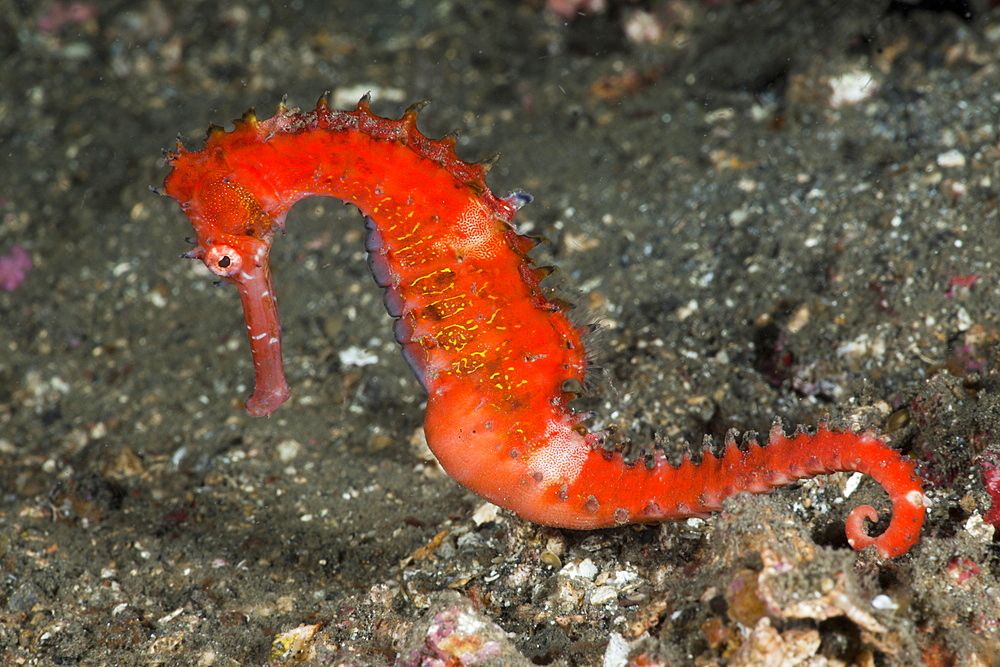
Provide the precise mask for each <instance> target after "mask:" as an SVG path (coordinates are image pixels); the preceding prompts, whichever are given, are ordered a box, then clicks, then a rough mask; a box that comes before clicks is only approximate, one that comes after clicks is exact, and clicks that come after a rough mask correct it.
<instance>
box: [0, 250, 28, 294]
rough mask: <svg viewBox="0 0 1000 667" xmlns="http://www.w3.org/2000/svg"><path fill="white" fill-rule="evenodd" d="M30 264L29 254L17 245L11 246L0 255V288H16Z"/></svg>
mask: <svg viewBox="0 0 1000 667" xmlns="http://www.w3.org/2000/svg"><path fill="white" fill-rule="evenodd" d="M32 266H33V264H32V262H31V256H30V255H28V252H27V251H26V250H25V249H24V248H22V247H21V246H19V245H16V246H14V247H13V248H11V249H10V252H8V253H7V254H6V255H0V289H2V290H3V291H4V292H13V291H14V290H16V289H17V288H18V287H20V286H21V283H23V282H24V279H25V277H27V275H28V271H30V270H31V267H32Z"/></svg>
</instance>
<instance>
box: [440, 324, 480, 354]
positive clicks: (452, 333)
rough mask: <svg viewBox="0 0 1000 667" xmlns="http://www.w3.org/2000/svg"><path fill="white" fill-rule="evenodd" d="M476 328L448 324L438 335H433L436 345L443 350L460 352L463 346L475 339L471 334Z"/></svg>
mask: <svg viewBox="0 0 1000 667" xmlns="http://www.w3.org/2000/svg"><path fill="white" fill-rule="evenodd" d="M476 328H477V327H476V326H472V327H467V326H465V325H463V324H449V325H448V326H446V327H444V328H443V329H442V330H441V332H440V333H437V334H435V336H434V338H435V340H436V341H437V344H438V345H439V346H440V347H442V348H444V349H445V350H448V351H449V352H450V351H455V352H461V351H462V350H464V349H465V346H466V345H468V344H469V342H471V341H472V340H474V339H475V336H474V335H473V334H472V332H473V331H474V330H475V329H476Z"/></svg>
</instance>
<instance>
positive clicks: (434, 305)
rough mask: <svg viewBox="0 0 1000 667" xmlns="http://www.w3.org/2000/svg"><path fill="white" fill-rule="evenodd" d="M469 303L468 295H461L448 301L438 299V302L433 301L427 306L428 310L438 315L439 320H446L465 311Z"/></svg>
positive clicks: (449, 298)
mask: <svg viewBox="0 0 1000 667" xmlns="http://www.w3.org/2000/svg"><path fill="white" fill-rule="evenodd" d="M467 301H468V295H466V294H459V295H457V296H452V297H448V298H447V299H438V300H437V301H433V302H431V303H429V304H428V305H427V309H432V310H433V311H434V313H435V314H436V315H437V319H439V320H446V319H448V318H449V317H454V316H455V315H458V314H459V313H461V312H462V311H463V310H465V304H466V302H467ZM456 302H457V303H456Z"/></svg>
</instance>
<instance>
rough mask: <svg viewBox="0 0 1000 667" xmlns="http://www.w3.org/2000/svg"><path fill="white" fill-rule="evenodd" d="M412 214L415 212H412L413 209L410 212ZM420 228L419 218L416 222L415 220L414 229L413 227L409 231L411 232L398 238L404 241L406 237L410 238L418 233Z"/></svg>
mask: <svg viewBox="0 0 1000 667" xmlns="http://www.w3.org/2000/svg"><path fill="white" fill-rule="evenodd" d="M410 215H413V212H412V211H411V212H410ZM407 217H409V216H407ZM418 229H420V220H417V221H416V222H415V223H414V224H413V229H411V230H410V233H409V234H403V235H402V236H399V237H397V238H398V240H399V241H400V242H403V241H405V240H406V239H408V238H410V237H411V236H413V235H414V234H416V233H417V230H418Z"/></svg>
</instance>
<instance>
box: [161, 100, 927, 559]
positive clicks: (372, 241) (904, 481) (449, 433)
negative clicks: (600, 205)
mask: <svg viewBox="0 0 1000 667" xmlns="http://www.w3.org/2000/svg"><path fill="white" fill-rule="evenodd" d="M420 106H421V105H414V106H412V107H410V108H409V109H407V110H406V112H405V113H404V114H403V117H402V118H401V119H400V120H391V119H388V118H382V117H379V116H377V115H375V114H373V113H372V112H371V111H370V110H369V106H368V98H367V97H366V98H365V99H362V100H361V102H360V103H359V104H358V107H357V108H356V109H355V110H353V111H332V110H331V109H330V108H329V106H328V105H327V103H326V101H325V99H320V101H319V103H318V105H317V106H316V109H315V110H314V111H312V112H309V113H300V112H298V110H294V109H293V110H289V109H288V108H286V106H285V105H284V103H282V104H281V105H280V106H279V107H278V111H277V113H276V114H275V115H274V116H273V117H272V118H270V119H268V120H264V121H261V120H258V119H257V118H256V116H255V115H254V112H253V111H252V110H251V111H248V112H247V113H245V114H244V115H243V118H242V119H240V120H237V121H235V125H236V127H235V129H234V130H232V131H229V132H226V131H225V130H223V129H222V128H220V127H217V126H213V127H212V128H211V129H210V130H209V133H208V138H207V140H206V146H205V148H204V149H202V150H200V151H197V152H192V151H187V150H185V149H184V147H183V146H181V145H180V144H178V146H177V150H176V151H174V152H171V153H168V155H167V162H168V164H170V165H171V166H172V167H173V169H172V171H171V172H170V174H169V175H168V176H167V179H166V183H165V187H164V192H165V194H167V195H169V196H170V197H173V198H174V199H175V200H177V202H178V203H179V204H180V205H181V208H182V209H183V210H184V212H185V213H186V214H187V216H188V218H189V219H190V221H191V224H192V225H193V226H194V231H195V234H196V235H197V245H196V247H195V249H194V250H192V251H191V252H189V253H187V254H186V257H189V258H197V259H201V260H202V261H203V262H204V263H205V264H206V265H207V266H208V268H209V270H211V272H212V273H214V274H215V275H217V276H218V277H219V278H220V280H221V282H224V283H233V284H235V285H236V286H237V288H238V289H239V292H240V297H241V298H242V301H243V310H244V314H245V316H246V325H247V333H248V334H249V337H250V349H251V353H252V355H253V362H254V371H255V383H256V385H255V387H254V391H253V394H252V395H251V396H250V398H249V400H248V401H247V404H246V410H247V412H248V413H249V414H251V415H267V414H270V413H271V412H272V411H273V410H275V409H276V408H277V407H278V406H279V405H280V404H281V403H282V402H284V401H285V400H286V399H287V398H288V396H289V390H288V385H287V384H286V382H285V378H284V374H283V371H282V365H281V328H280V325H279V323H278V313H277V304H276V299H275V295H274V289H273V287H272V283H271V273H270V269H269V265H268V254H269V251H270V248H271V241H272V240H273V236H274V233H275V231H276V230H279V229H282V230H283V229H284V221H285V215H286V214H287V213H288V210H289V209H290V208H291V207H292V205H293V204H295V202H297V201H299V200H300V199H302V198H304V197H309V196H313V195H325V196H330V197H337V198H339V199H341V200H343V201H345V202H349V203H351V204H354V205H355V206H357V207H358V208H359V209H361V212H362V213H363V214H364V216H365V222H366V226H367V235H366V239H365V247H366V249H367V251H368V253H369V255H368V257H369V265H370V267H371V272H372V274H373V276H374V277H375V281H376V282H377V283H378V284H379V285H380V286H381V287H383V288H384V289H385V304H386V308H387V310H388V311H389V314H390V315H391V316H392V317H393V318H395V320H396V323H395V334H396V340H397V341H398V342H399V344H400V345H401V346H402V349H403V355H404V356H405V358H406V360H407V362H408V363H409V365H410V367H411V368H412V369H413V372H414V373H415V374H416V376H417V378H419V380H420V382H421V383H422V385H423V387H424V389H425V390H426V391H427V395H428V397H427V414H426V418H425V422H424V430H425V432H426V435H427V442H428V444H429V445H430V448H431V450H432V451H433V452H434V454H435V455H436V456H437V458H438V459H439V460H440V462H441V465H442V466H443V467H444V469H445V470H446V471H448V473H449V474H450V475H451V476H452V477H454V478H455V479H456V480H457V481H458V482H459V483H461V484H463V485H465V486H466V487H467V488H469V489H471V490H472V491H474V492H475V493H478V494H479V495H480V496H482V497H484V498H486V499H487V500H489V501H491V502H493V503H496V504H497V505H500V506H501V507H505V508H507V509H510V510H512V511H514V512H515V513H517V514H518V515H519V516H521V517H523V518H525V519H529V520H531V521H535V522H537V523H541V524H546V525H550V526H558V527H566V528H599V527H605V526H613V525H617V524H626V523H632V522H652V521H660V520H666V519H678V518H684V517H696V516H697V517H701V516H705V515H707V514H708V513H710V512H713V511H716V510H718V509H719V508H720V507H721V505H722V501H723V500H724V499H725V498H727V497H729V496H731V495H733V494H736V493H739V492H741V491H749V492H751V493H764V492H766V491H768V490H770V489H772V488H774V487H778V486H782V485H785V484H789V483H791V482H793V481H795V480H799V479H804V478H808V477H814V476H816V475H822V474H828V473H831V472H835V471H858V472H862V473H865V474H867V475H871V476H872V477H874V478H875V479H876V480H877V481H878V482H879V483H880V484H881V485H882V486H883V487H884V489H885V490H886V492H887V493H888V495H889V498H890V500H891V502H892V520H891V522H890V524H889V527H888V529H887V530H886V531H885V532H884V533H882V534H881V535H879V536H877V537H871V536H869V535H868V534H867V533H866V532H865V529H864V525H863V524H864V519H865V518H867V519H869V520H871V521H876V520H877V518H878V515H877V513H876V512H875V510H874V509H872V508H871V507H868V506H862V507H858V508H856V509H855V510H853V512H852V513H851V514H850V516H849V518H848V520H847V526H846V532H847V537H848V541H849V542H850V544H851V545H852V546H853V547H854V548H855V549H861V548H864V547H867V546H871V545H874V546H875V547H876V549H877V550H878V552H879V554H881V555H882V556H883V557H892V556H899V555H901V554H903V553H905V552H906V551H907V550H908V549H909V548H910V547H911V546H912V545H913V544H915V543H916V542H917V540H918V539H919V534H920V530H921V527H922V525H923V522H924V515H925V508H926V507H927V506H928V505H929V503H928V501H927V499H926V497H925V496H924V494H923V491H922V486H921V480H920V478H919V477H918V476H917V475H916V473H915V472H914V464H913V463H912V462H910V461H907V460H905V459H903V458H902V457H901V456H900V455H899V454H898V453H897V452H896V451H895V450H893V449H892V448H891V447H889V446H888V445H886V444H885V443H884V442H882V441H881V440H879V439H878V438H876V437H875V436H874V435H873V434H871V433H870V432H867V431H865V432H857V431H854V430H851V431H846V432H839V431H833V430H830V429H828V428H827V426H826V424H825V423H821V424H820V425H819V428H818V430H817V432H816V433H815V434H809V433H806V432H805V431H803V430H802V429H800V430H799V431H798V432H796V433H795V435H794V436H793V437H787V436H786V435H785V434H784V432H783V431H782V429H781V427H780V426H779V425H778V423H777V422H775V426H774V427H773V428H772V429H771V432H770V435H769V438H768V442H767V444H766V445H765V446H760V445H758V444H757V442H756V440H755V439H754V438H752V437H751V438H750V439H749V441H748V442H747V443H746V446H745V447H744V448H742V449H741V448H740V447H737V445H736V443H735V442H734V438H733V437H732V436H731V435H730V436H727V438H726V443H725V444H726V446H725V451H724V453H723V454H722V456H721V457H718V458H717V457H716V456H714V455H712V454H710V453H708V452H706V453H705V455H704V457H703V461H702V462H701V463H698V464H696V463H694V462H692V461H691V459H690V458H689V457H687V456H685V457H684V459H683V461H682V462H681V463H680V465H679V466H677V467H674V466H673V465H671V464H670V463H669V462H668V461H667V460H666V457H665V456H664V454H663V453H662V452H661V451H654V452H653V453H652V454H651V455H649V456H647V457H645V459H644V460H640V462H637V463H630V462H626V461H625V460H623V457H622V453H621V452H620V451H612V452H608V451H606V450H605V448H603V447H602V446H601V445H602V444H603V442H604V438H605V434H604V433H603V432H600V431H598V432H593V433H591V432H589V431H588V430H587V428H586V427H585V426H584V425H583V422H584V421H586V420H587V418H588V415H582V414H576V413H574V412H573V410H572V409H571V408H570V405H569V404H570V401H572V400H573V399H574V398H575V397H576V395H577V394H576V393H575V392H574V389H579V387H580V386H581V383H583V381H584V374H585V372H586V369H587V366H588V361H587V352H586V349H585V344H584V336H585V334H586V333H587V331H588V330H589V328H588V327H582V326H578V325H577V324H574V323H573V322H572V321H571V319H570V317H569V316H568V310H569V308H570V306H569V305H568V304H566V303H564V302H562V301H560V300H557V299H554V298H553V297H551V296H550V295H549V293H547V291H546V290H545V289H543V288H542V287H541V286H540V282H541V280H542V279H543V278H544V277H545V276H546V275H547V273H548V272H547V270H545V269H542V268H538V267H535V266H534V264H533V263H532V261H531V260H530V259H529V258H528V257H527V254H526V253H527V252H528V251H529V250H531V249H532V248H533V247H534V246H535V244H536V241H534V240H532V239H529V238H527V237H524V236H520V235H519V234H517V232H516V231H515V229H514V227H513V224H512V220H513V217H514V213H515V212H516V211H517V209H518V208H519V207H521V206H522V205H523V204H525V203H527V202H528V201H530V197H529V196H528V195H526V194H522V193H513V194H511V195H508V196H506V197H503V198H498V197H496V196H495V195H494V194H493V192H491V191H490V189H489V187H487V185H486V181H485V176H486V171H487V170H486V168H485V167H484V166H483V165H481V164H469V163H466V162H463V161H462V160H461V159H459V158H458V157H457V156H456V154H455V152H454V145H455V141H454V139H453V138H452V137H445V138H444V139H440V140H433V139H428V138H427V137H425V136H424V135H423V134H421V133H420V131H419V130H417V127H416V119H417V111H418V109H419V107H420Z"/></svg>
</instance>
